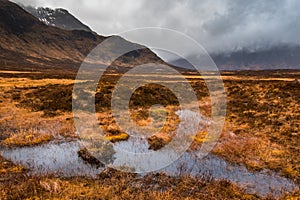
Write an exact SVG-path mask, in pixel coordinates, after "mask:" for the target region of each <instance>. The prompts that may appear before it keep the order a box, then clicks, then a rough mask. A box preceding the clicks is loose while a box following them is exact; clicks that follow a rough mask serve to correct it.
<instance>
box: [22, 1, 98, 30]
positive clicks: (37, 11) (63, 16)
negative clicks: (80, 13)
mask: <svg viewBox="0 0 300 200" xmlns="http://www.w3.org/2000/svg"><path fill="white" fill-rule="evenodd" d="M21 6H22V7H23V8H24V9H25V10H26V11H27V12H29V13H30V14H32V15H33V16H35V17H36V18H38V19H39V20H40V21H42V22H43V23H45V24H46V25H51V26H56V27H58V28H62V29H65V30H84V31H90V32H91V31H92V30H91V29H90V28H89V27H88V26H87V25H85V24H83V23H82V22H81V21H79V20H78V19H77V18H76V17H74V16H73V15H72V14H70V13H69V12H68V11H67V10H65V9H62V8H58V9H51V8H43V7H38V8H34V7H32V6H23V5H21Z"/></svg>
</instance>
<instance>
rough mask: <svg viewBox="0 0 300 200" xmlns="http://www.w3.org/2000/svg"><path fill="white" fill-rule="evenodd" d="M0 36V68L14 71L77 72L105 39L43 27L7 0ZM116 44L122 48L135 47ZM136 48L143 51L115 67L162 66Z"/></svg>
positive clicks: (0, 2) (1, 7)
mask: <svg viewBox="0 0 300 200" xmlns="http://www.w3.org/2000/svg"><path fill="white" fill-rule="evenodd" d="M0 35H1V37H0V67H1V68H2V69H18V70H26V69H29V68H30V69H32V68H33V67H34V68H37V69H45V68H51V69H52V68H63V69H66V68H70V69H77V68H78V67H79V66H80V63H81V62H82V61H83V59H84V58H85V57H86V55H87V54H88V53H89V52H90V51H91V50H92V49H93V48H94V47H95V46H97V45H98V44H99V43H100V42H102V41H103V40H104V39H106V37H103V36H99V35H97V34H96V33H93V32H90V31H84V30H72V31H68V30H63V29H60V28H57V27H53V26H47V25H46V24H44V23H42V22H41V21H40V20H38V19H37V18H35V17H34V16H33V15H31V14H29V13H28V12H26V11H25V10H23V9H22V8H21V7H20V6H18V5H17V4H15V3H12V2H10V1H7V0H0ZM116 38H117V37H116ZM119 40H120V41H123V44H125V45H137V44H133V43H130V42H127V41H125V40H124V39H122V38H119ZM139 47H141V48H144V49H141V50H138V51H136V52H135V53H134V52H131V53H129V54H127V55H125V56H123V58H120V59H118V60H117V62H115V64H118V65H120V66H127V67H130V66H131V65H133V64H137V63H145V62H147V61H152V62H160V63H161V62H163V61H162V60H161V59H160V58H159V57H157V56H156V55H155V54H154V53H153V52H152V51H150V50H149V49H147V48H145V47H142V46H140V45H139ZM108 53H109V52H108ZM124 57H126V59H124ZM124 60H125V61H126V62H124Z"/></svg>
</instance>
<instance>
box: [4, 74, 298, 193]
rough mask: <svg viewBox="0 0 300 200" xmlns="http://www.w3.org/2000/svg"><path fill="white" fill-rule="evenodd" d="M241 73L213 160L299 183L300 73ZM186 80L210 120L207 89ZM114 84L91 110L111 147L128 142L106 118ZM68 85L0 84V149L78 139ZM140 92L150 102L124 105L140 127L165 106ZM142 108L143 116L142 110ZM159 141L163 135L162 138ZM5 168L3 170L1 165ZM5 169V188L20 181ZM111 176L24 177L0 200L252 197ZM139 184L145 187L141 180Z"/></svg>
mask: <svg viewBox="0 0 300 200" xmlns="http://www.w3.org/2000/svg"><path fill="white" fill-rule="evenodd" d="M241 73H242V72H238V73H236V74H235V72H231V73H230V76H225V77H226V79H225V80H224V83H225V89H226V93H227V116H226V123H225V127H224V131H223V134H222V136H221V138H220V139H219V141H218V144H217V145H216V147H215V148H214V150H213V153H215V154H218V155H220V156H222V157H224V158H225V159H227V160H228V161H230V162H234V163H238V164H245V165H246V166H247V167H248V168H249V169H251V170H261V169H265V168H268V169H271V170H275V171H278V172H280V173H281V174H283V175H285V176H287V177H289V178H292V179H293V180H295V181H298V182H299V181H300V180H299V175H300V148H299V147H298V146H299V142H300V141H299V140H300V134H299V126H300V114H299V113H300V103H299V99H300V98H299V97H300V91H299V90H300V87H299V86H300V85H299V83H298V81H293V80H294V79H295V78H299V77H300V76H299V73H295V74H292V73H291V74H288V73H287V74H284V73H282V74H280V73H273V72H272V73H271V72H270V73H269V72H257V73H258V74H259V75H257V76H256V75H255V73H253V72H245V74H241ZM6 76H7V75H6ZM253 77H254V78H253ZM190 81H191V83H192V85H193V87H194V88H195V90H196V91H197V96H198V98H199V101H200V102H201V106H200V109H201V112H202V114H204V115H205V116H208V117H209V112H210V102H209V98H208V92H207V89H205V83H204V82H203V80H201V79H200V78H198V77H192V79H190ZM114 82H115V80H114V81H110V78H106V79H105V81H104V83H103V85H102V87H100V88H99V90H97V94H96V103H98V104H97V106H98V107H97V106H96V108H97V110H98V111H104V112H99V113H98V114H97V116H98V118H99V126H100V127H102V128H103V129H104V130H105V131H106V133H107V137H108V139H109V140H111V141H118V140H124V139H127V138H128V135H127V134H126V135H125V134H124V133H123V134H122V131H121V130H119V128H118V127H117V126H116V125H115V122H114V120H113V118H112V116H111V114H110V111H109V107H108V103H109V102H110V96H111V91H112V90H113V87H112V84H113V83H114ZM72 83H73V82H72V80H63V79H57V80H56V79H40V80H38V81H36V82H34V81H33V82H32V80H31V79H27V78H21V79H20V78H13V79H11V78H1V79H0V88H1V91H0V93H1V99H0V105H1V106H0V130H1V135H0V139H1V143H3V144H5V143H6V144H7V145H21V146H22V145H35V144H38V143H41V142H46V141H48V140H52V139H55V138H57V137H56V136H57V135H60V136H63V137H65V138H74V137H76V134H75V128H74V124H73V120H72V115H71V108H72V107H71V94H72ZM151 87H152V89H155V87H156V86H153V85H152V86H151ZM151 87H150V89H151ZM203 87H204V89H203ZM145 92H146V93H147V92H148V93H151V94H152V95H150V96H149V95H148V96H147V95H146V98H145V99H147V100H149V102H147V103H145V104H144V102H143V101H144V100H143V99H138V101H136V102H131V104H130V105H131V108H132V113H131V117H132V118H133V119H134V120H135V121H137V122H138V123H140V124H141V125H147V124H148V123H150V121H149V119H148V116H149V115H148V114H149V113H148V112H147V110H148V108H149V106H151V105H153V104H154V103H155V104H157V103H161V104H163V105H164V104H166V103H167V102H165V101H164V99H159V98H157V97H158V94H157V93H152V92H151V90H148V89H147V90H145V89H141V90H139V91H137V93H135V95H136V96H139V95H142V94H144V93H145ZM166 94H168V93H166ZM169 98H170V99H169V100H171V102H172V104H171V105H172V106H174V107H176V105H177V104H176V99H174V98H173V97H171V96H170V97H169ZM157 100H158V102H157ZM145 105H146V107H147V109H146V111H145V108H143V106H145ZM172 116H173V117H172ZM169 118H170V119H172V120H173V122H174V123H173V122H172V120H171V121H169V124H167V125H166V126H165V129H166V132H169V131H170V130H172V129H174V128H176V123H178V121H177V120H176V117H175V118H174V115H170V116H169ZM205 135H206V131H205V130H203V131H201V132H199V134H197V136H196V137H195V142H194V145H193V147H195V148H196V146H197V145H200V144H201V143H202V142H203V140H204V137H205ZM164 137H165V135H163V136H162V137H161V138H164ZM153 141H155V142H154V145H153V146H159V147H160V148H161V143H167V142H168V139H166V140H165V141H164V140H163V141H160V140H159V139H158V140H153ZM157 141H158V142H157ZM3 163H6V164H4V165H3ZM7 163H9V162H8V161H4V160H1V166H0V168H1V169H0V172H2V173H0V175H1V176H3V177H6V178H4V180H7V181H8V182H10V181H9V180H10V179H11V177H10V178H7V177H9V176H11V174H14V176H16V177H19V176H23V169H21V168H19V167H18V166H13V165H12V164H7ZM113 174H114V175H113V176H112V177H110V176H108V177H110V178H111V179H112V180H111V179H110V178H108V179H106V180H102V178H103V177H102V178H101V179H99V180H98V179H97V180H90V179H87V178H71V179H68V180H65V179H62V178H54V177H26V178H25V179H19V180H18V181H19V182H18V181H17V183H14V184H12V185H10V189H9V190H7V189H6V186H5V185H3V184H6V182H7V181H4V183H2V182H1V183H0V185H2V186H1V187H0V196H1V194H3V195H2V196H5V197H7V199H10V198H30V197H31V198H32V197H34V196H36V197H37V198H65V199H70V198H79V199H80V198H84V197H85V196H89V197H91V198H104V199H105V198H115V199H122V198H123V199H126V198H131V197H134V196H137V197H140V198H145V199H150V198H155V199H184V198H189V199H193V198H194V199H197V197H203V198H216V199H220V198H222V197H223V198H225V199H226V198H227V199H232V198H233V199H234V198H236V199H255V198H258V197H255V196H251V195H250V196H247V195H244V194H243V192H241V191H239V190H238V189H233V188H235V186H233V185H232V184H230V183H226V184H225V185H228V187H229V188H228V187H227V186H226V187H225V185H224V182H222V181H221V182H220V181H212V182H209V181H203V180H194V179H193V178H180V179H179V180H178V182H176V180H177V179H172V178H170V177H165V176H162V175H159V176H158V177H159V178H156V179H155V180H161V182H160V184H163V185H164V188H161V189H160V190H157V189H153V188H151V187H150V188H148V189H141V188H135V187H133V186H130V184H131V183H132V181H133V180H136V177H135V178H132V177H130V178H129V179H127V178H126V176H127V175H124V174H118V173H117V172H114V173H113ZM105 176H107V175H105ZM105 176H104V177H105ZM153 177H154V176H153ZM153 177H152V178H153ZM115 180H117V181H115ZM110 181H111V182H110ZM140 181H143V182H147V181H146V180H140ZM164 182H167V183H164ZM114 183H115V184H116V185H114ZM173 183H174V184H173ZM175 183H176V184H175ZM177 183H178V184H177ZM10 184H11V183H10ZM127 184H129V186H128V185H127ZM201 184H204V185H201ZM192 185H197V187H198V188H196V189H195V190H191V191H190V192H188V187H192ZM8 188H9V187H8ZM184 188H185V189H184ZM192 188H193V187H192ZM152 189H153V190H152ZM237 191H238V192H237ZM185 193H186V195H185ZM214 195H215V196H214ZM117 196H118V197H117ZM298 197H299V191H296V192H295V193H293V194H291V195H290V196H286V197H285V198H290V199H293V198H294V199H297V198H298Z"/></svg>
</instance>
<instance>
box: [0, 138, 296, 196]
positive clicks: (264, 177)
mask: <svg viewBox="0 0 300 200" xmlns="http://www.w3.org/2000/svg"><path fill="white" fill-rule="evenodd" d="M124 143H125V142H124ZM135 144H136V142H135ZM123 145H124V144H123ZM142 145H143V146H144V145H145V144H142ZM79 149H80V143H79V142H69V143H60V144H57V143H49V144H44V145H41V146H36V147H24V148H16V149H2V151H1V152H2V156H3V157H5V158H6V159H8V160H11V161H13V162H14V163H16V164H19V165H22V166H24V167H26V168H29V169H30V173H31V174H37V175H39V174H56V175H60V176H65V177H70V176H91V177H94V176H96V175H97V174H99V173H101V172H102V170H103V168H97V167H95V166H92V165H90V164H88V163H86V162H85V161H83V160H82V159H81V158H80V157H79V156H78V153H77V152H78V150H79ZM116 161H117V159H116ZM160 171H161V172H165V173H166V174H168V175H170V176H182V175H187V174H189V175H192V176H208V177H212V178H215V179H224V180H229V181H232V182H234V183H236V184H238V185H239V186H241V187H242V188H244V189H245V190H246V192H247V193H252V194H254V193H257V194H260V195H262V196H265V195H267V194H268V193H270V194H272V195H274V196H280V195H281V194H282V193H283V192H290V191H293V190H295V189H296V188H297V187H298V185H296V184H295V183H293V182H292V181H291V180H289V179H287V178H284V177H281V176H279V175H278V174H276V173H274V172H271V171H269V170H265V171H260V172H250V171H248V170H247V168H246V167H245V166H242V165H235V164H231V163H228V162H226V161H225V160H224V159H222V158H220V157H218V156H215V155H212V154H209V155H208V156H206V157H205V158H203V159H201V160H199V159H197V157H196V155H194V154H193V153H191V152H186V153H184V154H183V155H182V156H181V157H180V158H179V159H178V160H177V161H175V162H174V163H172V164H171V165H169V166H168V167H166V168H164V169H161V170H160Z"/></svg>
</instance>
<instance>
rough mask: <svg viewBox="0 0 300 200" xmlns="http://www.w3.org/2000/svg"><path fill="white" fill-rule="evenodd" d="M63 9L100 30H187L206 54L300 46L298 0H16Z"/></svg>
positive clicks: (107, 32)
mask: <svg viewBox="0 0 300 200" xmlns="http://www.w3.org/2000/svg"><path fill="white" fill-rule="evenodd" d="M15 1H17V2H19V3H22V4H25V5H32V6H47V7H52V8H56V7H63V8H66V9H67V10H69V11H70V12H71V13H72V14H74V15H75V16H76V17H77V18H79V19H80V20H81V21H83V22H84V23H86V24H87V25H89V26H90V27H91V28H92V29H93V30H95V31H96V32H97V33H98V34H102V35H111V34H117V33H119V32H122V31H126V30H130V29H134V28H140V27H152V26H154V27H157V26H159V27H164V28H170V29H174V30H177V31H180V32H183V33H185V34H187V35H188V36H190V37H192V38H194V39H195V40H196V41H198V42H199V43H200V44H201V45H203V46H204V47H205V48H206V49H207V50H208V52H227V51H235V50H238V49H241V48H248V49H250V50H252V49H253V50H254V49H258V48H265V47H269V46H273V45H278V44H282V43H289V44H300V37H299V31H300V23H299V19H300V12H299V10H300V1H298V0H272V1H268V0H251V1H245V0H214V1H211V0H185V1H181V0H164V1H155V0H154V1H148V0H139V1H134V0H114V1H108V0H77V1H74V0H64V1H61V0H15Z"/></svg>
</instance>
